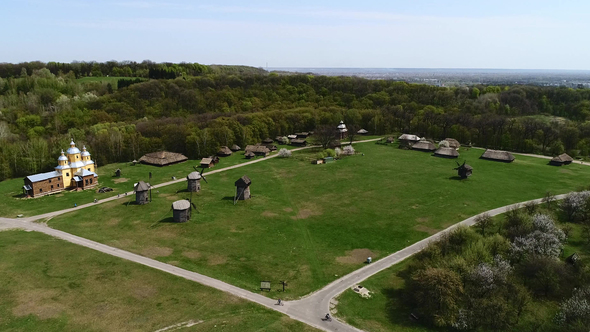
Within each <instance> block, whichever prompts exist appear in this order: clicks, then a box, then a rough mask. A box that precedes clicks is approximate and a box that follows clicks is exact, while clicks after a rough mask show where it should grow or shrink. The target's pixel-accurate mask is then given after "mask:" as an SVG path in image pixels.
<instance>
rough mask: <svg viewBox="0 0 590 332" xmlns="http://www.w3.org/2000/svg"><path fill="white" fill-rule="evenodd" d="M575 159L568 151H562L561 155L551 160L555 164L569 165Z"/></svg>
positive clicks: (551, 163)
mask: <svg viewBox="0 0 590 332" xmlns="http://www.w3.org/2000/svg"><path fill="white" fill-rule="evenodd" d="M572 161H574V158H572V157H570V156H569V155H568V154H567V153H562V154H560V155H559V156H556V157H554V158H553V159H551V161H550V162H549V164H550V165H553V166H562V165H569V164H571V163H572Z"/></svg>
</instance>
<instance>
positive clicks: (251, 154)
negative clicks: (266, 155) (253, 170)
mask: <svg viewBox="0 0 590 332" xmlns="http://www.w3.org/2000/svg"><path fill="white" fill-rule="evenodd" d="M244 157H246V159H252V158H254V157H256V154H255V153H254V152H252V151H248V152H246V153H244Z"/></svg>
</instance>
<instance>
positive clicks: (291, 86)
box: [0, 62, 590, 180]
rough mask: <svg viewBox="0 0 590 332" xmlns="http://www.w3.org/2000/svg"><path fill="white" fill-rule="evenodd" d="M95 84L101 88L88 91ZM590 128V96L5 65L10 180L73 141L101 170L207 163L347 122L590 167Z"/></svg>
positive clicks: (235, 71) (3, 167)
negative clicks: (566, 158) (162, 153)
mask: <svg viewBox="0 0 590 332" xmlns="http://www.w3.org/2000/svg"><path fill="white" fill-rule="evenodd" d="M107 75H109V76H117V77H128V78H126V79H125V78H124V79H122V80H124V81H120V82H119V83H120V84H118V87H119V89H116V87H113V86H112V85H111V83H107V81H106V80H105V81H104V82H103V81H101V80H100V79H99V77H101V76H107ZM88 76H92V77H95V78H97V79H96V80H94V79H93V80H92V81H85V82H80V81H79V80H78V79H80V78H82V77H88ZM136 78H141V79H136ZM589 119H590V90H589V89H578V90H574V89H568V88H554V87H538V86H483V85H482V86H473V87H459V88H446V87H434V86H428V85H417V84H407V83H404V82H395V81H385V80H367V79H360V78H354V77H326V76H311V75H277V74H275V73H267V72H265V71H263V70H261V69H256V68H250V67H240V66H204V65H200V64H188V63H184V64H156V63H152V62H142V63H134V62H127V63H118V62H107V63H71V64H63V63H46V64H45V63H40V62H31V63H22V64H0V141H1V144H0V180H2V179H6V178H11V177H17V176H23V175H28V174H31V173H34V172H40V171H47V170H50V169H52V167H54V166H55V160H56V158H57V156H58V155H59V152H60V151H61V149H63V148H66V147H67V146H68V143H69V139H70V138H73V139H74V140H76V142H77V143H78V144H79V145H82V144H86V145H87V147H88V150H89V151H90V152H91V153H92V155H93V158H94V159H95V160H96V161H97V162H98V164H99V166H100V165H104V164H107V163H112V162H121V161H130V160H133V159H137V158H139V157H141V155H143V154H145V153H147V152H152V151H155V150H160V149H166V150H169V151H174V152H180V153H184V154H186V155H187V156H188V157H189V158H197V157H202V156H207V155H210V154H213V153H215V152H216V151H217V149H218V148H219V146H220V145H232V144H233V143H236V144H238V145H240V146H244V145H246V144H250V143H255V142H259V141H260V140H261V139H264V138H266V137H275V136H276V135H283V134H289V133H293V132H295V131H303V130H313V129H314V128H316V126H318V125H334V126H335V125H336V124H337V123H338V122H339V121H340V120H344V121H345V122H346V124H347V125H349V126H351V127H356V128H361V127H362V128H365V129H367V130H369V132H370V133H372V134H378V135H381V134H389V133H396V132H408V133H413V134H418V135H420V136H425V137H427V138H431V139H435V140H438V139H444V138H445V137H454V138H456V139H458V140H459V141H460V142H461V143H463V144H470V143H471V144H473V145H477V146H483V147H491V148H499V149H506V150H512V151H521V152H536V153H544V154H550V155H553V154H558V153H562V152H564V151H567V152H568V153H570V154H571V155H573V156H588V155H589V154H590V122H588V120H589Z"/></svg>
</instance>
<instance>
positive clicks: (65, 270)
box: [0, 231, 316, 332]
mask: <svg viewBox="0 0 590 332" xmlns="http://www.w3.org/2000/svg"><path fill="white" fill-rule="evenodd" d="M0 275H2V283H0V298H1V299H2V301H0V330H2V331H6V332H8V331H21V332H22V331H44V332H52V331H55V332H58V331H59V332H62V331H117V332H118V331H156V330H160V329H163V328H166V327H169V326H173V325H177V324H180V325H182V326H184V327H183V328H182V331H213V330H215V331H261V330H264V331H316V330H315V329H313V328H311V327H309V326H307V325H305V324H303V323H300V322H297V321H294V320H291V319H289V318H288V317H286V316H284V315H282V314H280V313H278V312H275V311H272V310H269V309H266V308H264V307H262V306H259V305H256V304H253V303H250V302H248V301H246V300H242V299H239V298H237V297H234V296H231V295H229V294H226V293H223V292H221V291H218V290H215V289H212V288H208V287H205V286H202V285H200V284H198V283H195V282H192V281H188V280H185V279H182V278H179V277H176V276H173V275H169V274H167V273H164V272H160V271H158V270H154V269H151V268H149V267H145V266H142V265H139V264H135V263H131V262H127V261H125V260H122V259H119V258H116V257H112V256H109V255H105V254H102V253H98V252H95V251H93V250H91V249H87V248H83V247H79V246H77V245H74V244H71V243H68V242H65V241H62V240H58V239H54V238H52V237H49V236H47V235H44V234H40V233H35V232H24V231H4V232H0ZM191 324H192V326H191Z"/></svg>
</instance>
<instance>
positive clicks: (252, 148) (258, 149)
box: [245, 145, 270, 157]
mask: <svg viewBox="0 0 590 332" xmlns="http://www.w3.org/2000/svg"><path fill="white" fill-rule="evenodd" d="M245 151H246V153H248V152H252V153H254V154H255V155H257V156H263V157H266V156H268V154H269V153H270V149H269V148H267V147H266V146H264V145H248V146H246V150H245Z"/></svg>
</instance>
